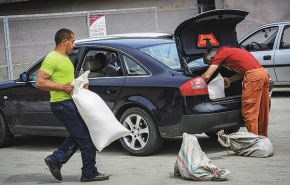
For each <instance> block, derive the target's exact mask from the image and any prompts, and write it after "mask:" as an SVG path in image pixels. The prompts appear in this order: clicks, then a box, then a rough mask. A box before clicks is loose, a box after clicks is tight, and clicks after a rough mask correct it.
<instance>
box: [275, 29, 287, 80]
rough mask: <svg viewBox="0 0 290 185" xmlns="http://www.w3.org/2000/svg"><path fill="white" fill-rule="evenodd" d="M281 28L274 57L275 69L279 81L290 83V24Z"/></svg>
mask: <svg viewBox="0 0 290 185" xmlns="http://www.w3.org/2000/svg"><path fill="white" fill-rule="evenodd" d="M281 30H282V34H281V37H280V38H279V40H278V42H277V43H278V44H277V45H278V47H277V50H276V54H275V59H274V65H275V71H276V76H277V81H278V82H279V83H280V82H282V83H283V82H289V83H290V73H289V71H290V24H285V25H283V27H281Z"/></svg>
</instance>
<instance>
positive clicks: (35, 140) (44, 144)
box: [10, 134, 226, 156]
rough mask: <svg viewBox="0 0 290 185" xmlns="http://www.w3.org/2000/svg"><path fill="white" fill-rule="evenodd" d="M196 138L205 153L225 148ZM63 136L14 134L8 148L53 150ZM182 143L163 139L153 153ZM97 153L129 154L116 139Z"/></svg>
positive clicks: (168, 151) (171, 150) (170, 152)
mask: <svg viewBox="0 0 290 185" xmlns="http://www.w3.org/2000/svg"><path fill="white" fill-rule="evenodd" d="M195 136H196V137H197V138H198V141H199V144H200V146H201V149H202V150H203V151H204V152H205V153H207V154H210V153H215V152H220V151H225V150H226V148H224V147H222V146H221V145H220V143H219V142H218V141H217V140H215V139H211V138H209V137H207V136H205V135H202V134H198V135H195ZM64 139H65V138H63V137H45V136H25V135H19V136H15V139H14V144H13V145H12V146H10V148H17V149H21V150H28V151H48V150H49V151H51V152H52V151H54V150H56V149H57V148H58V147H59V146H60V145H61V144H62V143H63V141H64ZM181 144H182V137H175V138H167V139H164V142H163V145H162V147H161V148H160V150H159V151H158V152H157V153H155V154H153V155H158V156H163V155H173V156H176V155H177V154H178V152H179V150H180V147H181ZM98 155H114V156H115V155H130V154H129V153H127V152H126V151H125V150H124V149H123V147H122V145H121V143H120V142H119V141H118V140H117V141H114V142H113V143H111V144H110V145H109V146H107V147H106V148H105V149H104V150H103V151H102V152H100V153H98Z"/></svg>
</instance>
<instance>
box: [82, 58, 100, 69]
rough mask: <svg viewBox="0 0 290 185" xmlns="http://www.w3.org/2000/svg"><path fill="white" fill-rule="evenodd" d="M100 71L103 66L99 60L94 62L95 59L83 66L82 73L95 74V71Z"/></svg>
mask: <svg viewBox="0 0 290 185" xmlns="http://www.w3.org/2000/svg"><path fill="white" fill-rule="evenodd" d="M101 69H103V66H102V64H101V62H100V61H99V60H96V59H92V60H88V61H86V62H85V63H84V65H83V70H84V71H87V70H90V71H91V72H96V71H98V70H101Z"/></svg>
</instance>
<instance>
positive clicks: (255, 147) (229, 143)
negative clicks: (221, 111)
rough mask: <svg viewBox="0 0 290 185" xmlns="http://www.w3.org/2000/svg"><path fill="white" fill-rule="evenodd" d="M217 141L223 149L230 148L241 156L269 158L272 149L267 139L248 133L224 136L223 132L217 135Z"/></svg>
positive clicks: (271, 154)
mask: <svg viewBox="0 0 290 185" xmlns="http://www.w3.org/2000/svg"><path fill="white" fill-rule="evenodd" d="M217 134H218V141H219V142H220V144H221V145H222V146H224V147H230V148H231V150H232V151H233V152H235V153H236V154H237V155H241V156H251V157H271V156H273V155H274V147H273V145H272V143H271V141H270V139H269V138H267V137H265V136H260V135H256V134H253V133H250V132H235V133H232V134H229V135H226V134H225V133H224V131H223V130H221V131H219V132H218V133H217Z"/></svg>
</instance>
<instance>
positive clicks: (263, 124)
mask: <svg viewBox="0 0 290 185" xmlns="http://www.w3.org/2000/svg"><path fill="white" fill-rule="evenodd" d="M264 79H265V81H264V82H265V83H264V87H263V92H262V101H261V106H260V114H259V123H258V134H259V135H262V136H266V137H268V124H269V76H268V74H267V72H266V71H265V74H264Z"/></svg>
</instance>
